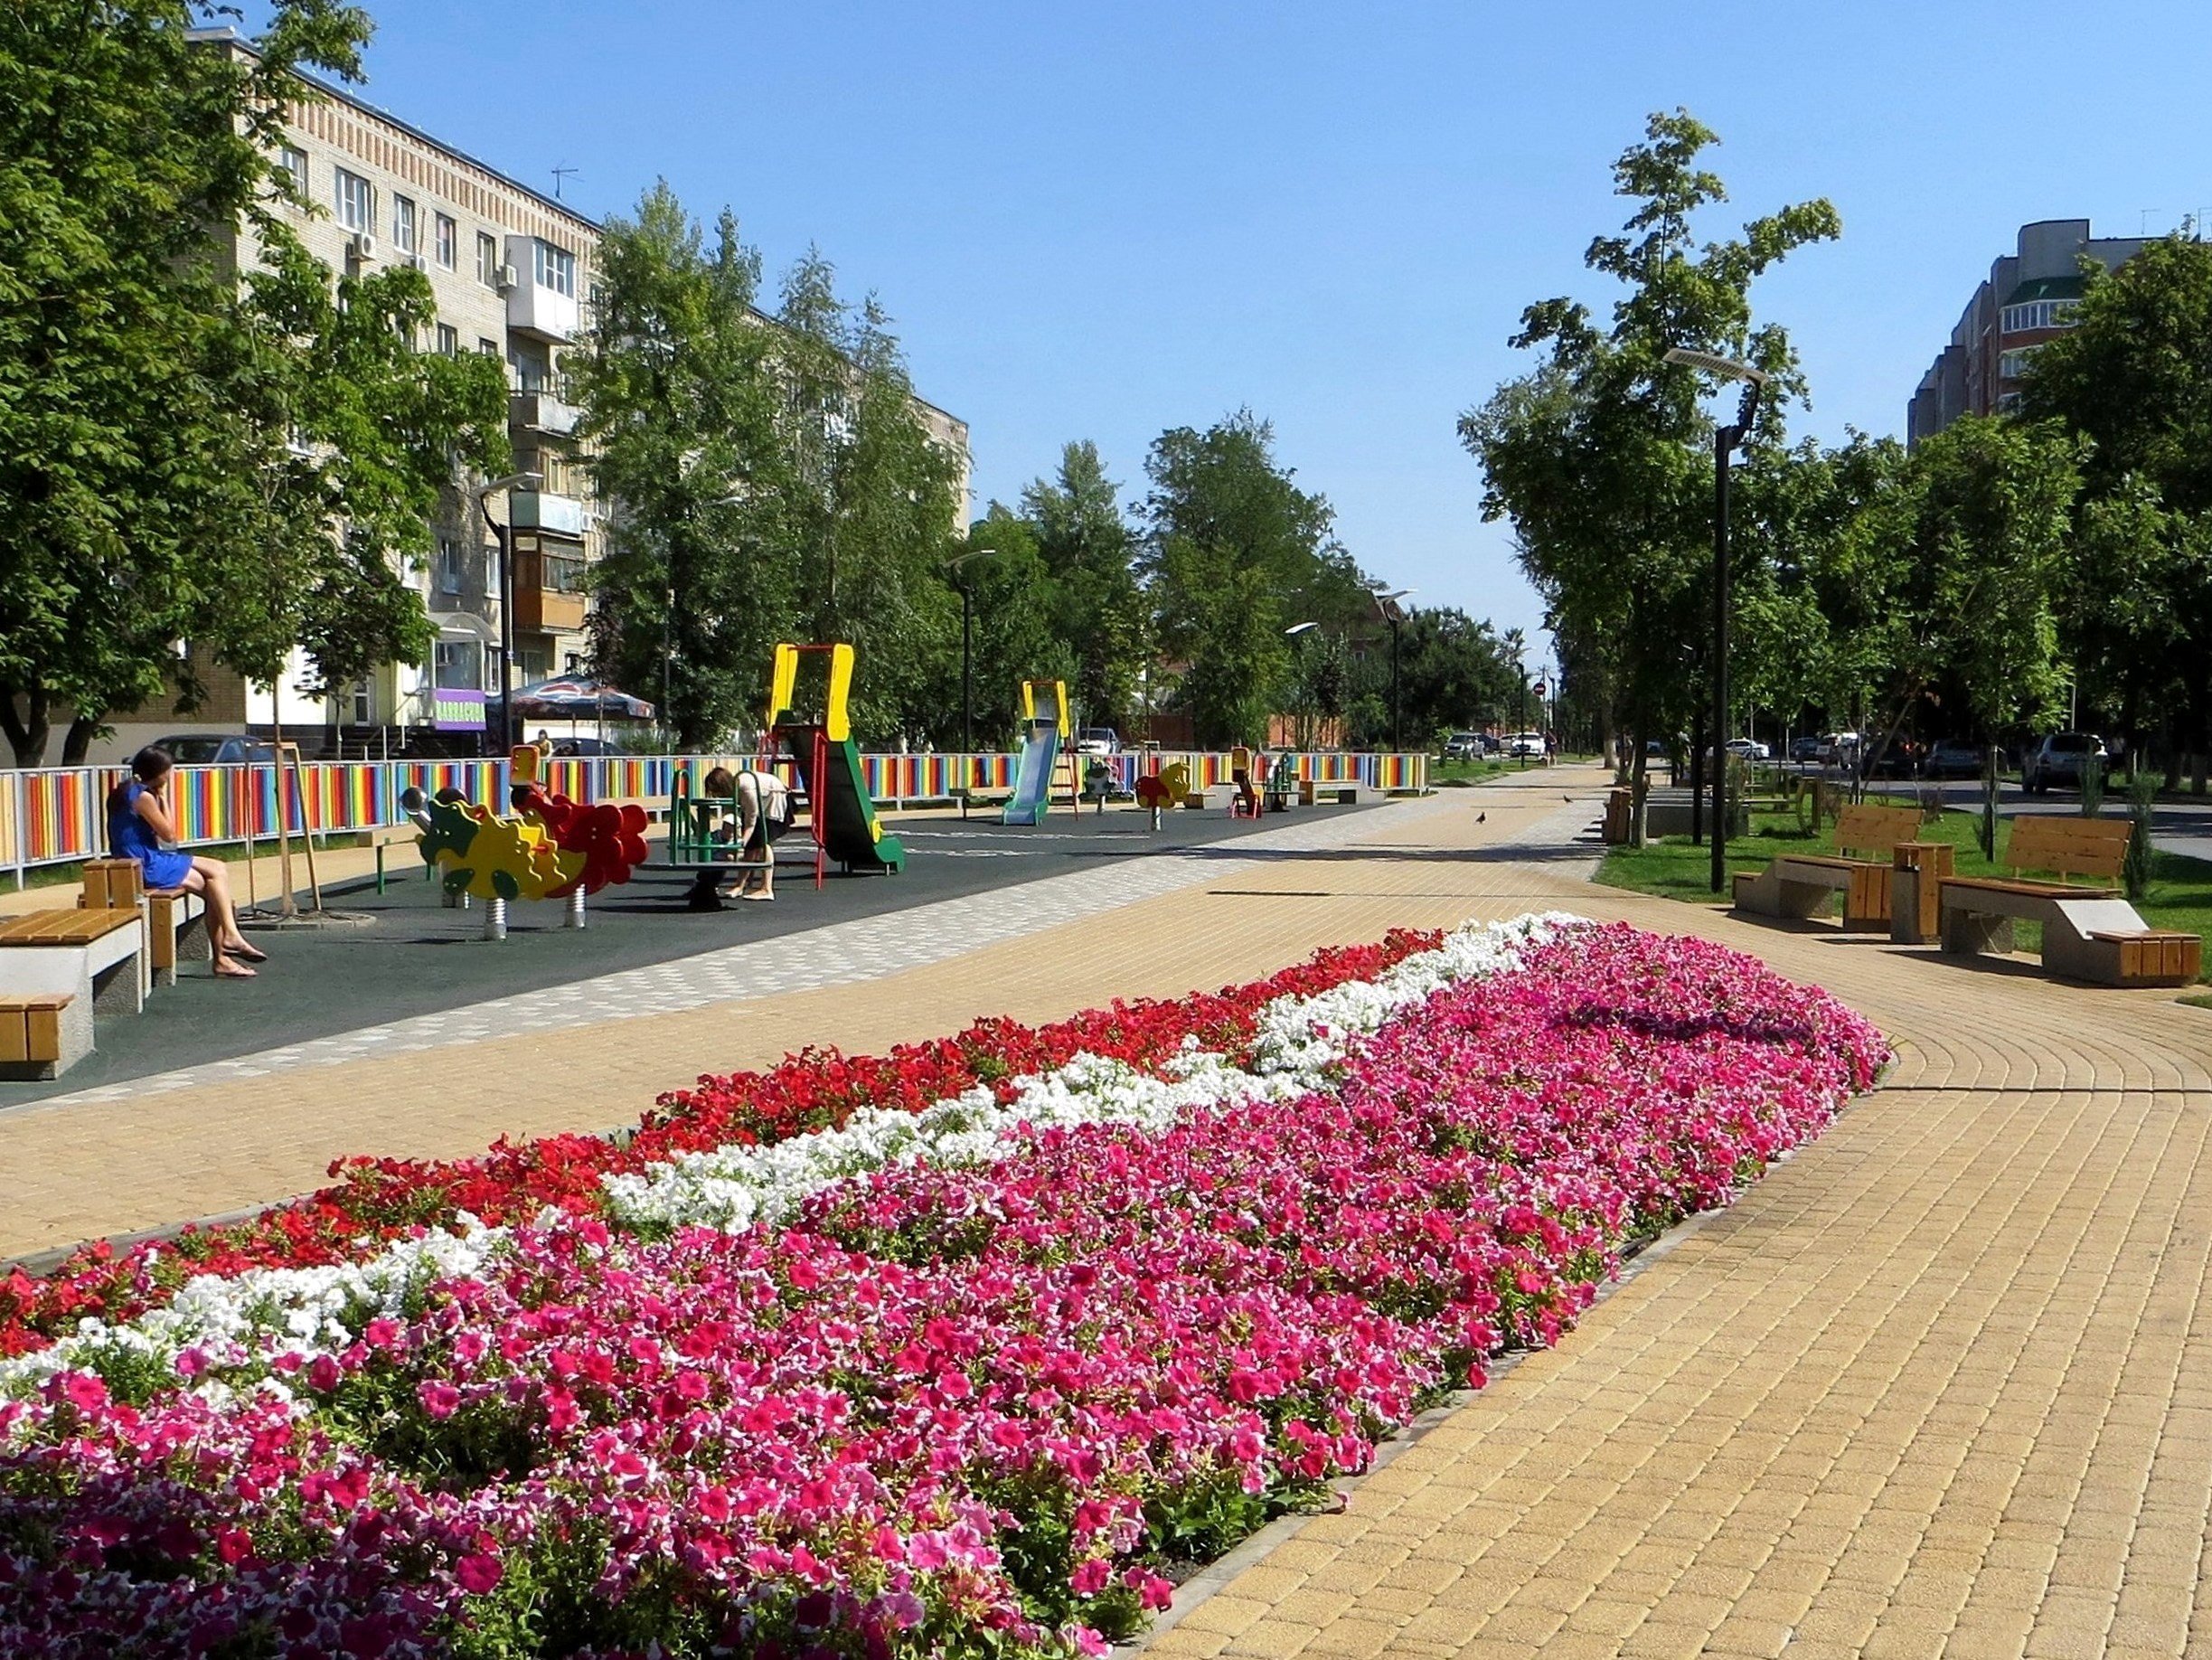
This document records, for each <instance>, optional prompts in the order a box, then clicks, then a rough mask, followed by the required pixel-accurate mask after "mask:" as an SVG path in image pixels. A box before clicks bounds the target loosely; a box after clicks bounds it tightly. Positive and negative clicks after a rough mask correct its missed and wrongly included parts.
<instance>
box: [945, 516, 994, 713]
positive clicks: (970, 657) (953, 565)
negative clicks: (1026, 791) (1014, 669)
mask: <svg viewBox="0 0 2212 1660" xmlns="http://www.w3.org/2000/svg"><path fill="white" fill-rule="evenodd" d="M995 552H998V550H997V549H996V548H972V549H970V550H969V551H968V552H965V553H961V554H957V555H955V557H954V558H951V559H948V560H946V561H945V569H946V570H947V571H951V572H952V573H953V575H954V576H955V579H956V580H955V581H954V583H953V586H954V587H955V588H957V589H959V590H960V748H961V750H963V751H964V752H965V753H966V754H969V755H973V754H974V752H975V675H974V656H975V621H974V599H975V596H974V593H973V591H971V590H970V589H969V587H968V583H967V579H966V578H965V577H963V576H961V575H960V567H961V566H963V565H965V564H966V563H967V562H968V561H970V560H972V559H988V558H989V557H990V556H991V555H992V554H993V553H995Z"/></svg>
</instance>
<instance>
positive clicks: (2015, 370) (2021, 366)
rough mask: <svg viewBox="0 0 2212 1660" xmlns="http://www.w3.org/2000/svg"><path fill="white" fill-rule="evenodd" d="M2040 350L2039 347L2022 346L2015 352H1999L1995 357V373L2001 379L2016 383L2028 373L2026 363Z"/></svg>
mask: <svg viewBox="0 0 2212 1660" xmlns="http://www.w3.org/2000/svg"><path fill="white" fill-rule="evenodd" d="M2040 350H2042V348H2041V347H2040V346H2022V347H2021V348H2020V349H2019V351H2017V352H2000V353H1999V354H1998V357H1997V373H1998V374H1999V375H2000V376H2001V377H2002V378H2003V379H2005V380H2008V381H2017V380H2019V378H2020V376H2022V375H2024V374H2026V373H2028V361H2029V360H2030V359H2031V358H2033V357H2034V356H2035V354H2037V353H2038V351H2040Z"/></svg>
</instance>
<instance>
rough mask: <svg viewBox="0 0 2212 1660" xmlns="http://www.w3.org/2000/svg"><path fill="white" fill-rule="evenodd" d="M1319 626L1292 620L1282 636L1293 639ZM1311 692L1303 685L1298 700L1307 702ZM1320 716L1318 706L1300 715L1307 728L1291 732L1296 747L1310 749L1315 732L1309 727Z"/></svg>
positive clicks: (1316, 722)
mask: <svg viewBox="0 0 2212 1660" xmlns="http://www.w3.org/2000/svg"><path fill="white" fill-rule="evenodd" d="M1318 627H1321V625H1320V624H1319V623H1315V622H1294V623H1293V624H1291V626H1290V627H1287V628H1285V629H1284V630H1283V637H1284V638H1285V639H1286V640H1294V639H1297V638H1298V637H1300V636H1302V635H1306V634H1311V633H1312V632H1313V630H1314V629H1316V628H1318ZM1312 692H1313V687H1312V686H1311V685H1310V684H1309V685H1307V686H1306V687H1304V689H1303V690H1302V691H1301V692H1300V693H1299V702H1300V703H1309V699H1310V694H1311V693H1312ZM1320 718H1321V711H1320V710H1319V709H1318V708H1313V710H1312V712H1311V713H1310V714H1305V715H1302V716H1301V717H1300V721H1301V723H1302V726H1303V727H1304V728H1306V729H1307V730H1301V731H1293V732H1292V734H1291V736H1292V737H1293V738H1294V740H1297V743H1296V747H1297V748H1299V749H1301V750H1310V749H1312V748H1313V739H1314V736H1315V734H1314V733H1313V731H1311V730H1310V729H1311V727H1313V725H1315V724H1318V722H1319V721H1320Z"/></svg>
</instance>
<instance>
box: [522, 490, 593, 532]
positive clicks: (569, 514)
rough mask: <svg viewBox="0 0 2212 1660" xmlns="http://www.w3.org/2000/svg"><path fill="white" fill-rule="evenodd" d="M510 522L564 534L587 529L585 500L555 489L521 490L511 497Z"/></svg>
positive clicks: (525, 528) (529, 528) (531, 528)
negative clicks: (563, 493) (554, 491)
mask: <svg viewBox="0 0 2212 1660" xmlns="http://www.w3.org/2000/svg"><path fill="white" fill-rule="evenodd" d="M507 512H508V514H509V520H508V522H509V523H511V524H513V527H514V528H515V529H516V530H542V531H552V532H554V533H557V534H559V535H563V536H581V535H582V534H583V533H584V526H585V523H586V520H585V516H584V504H583V503H582V502H580V501H579V500H578V499H577V498H576V497H575V496H573V495H555V494H554V493H553V492H552V491H551V490H517V491H515V492H514V493H513V495H510V496H508V497H507Z"/></svg>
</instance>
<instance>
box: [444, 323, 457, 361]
mask: <svg viewBox="0 0 2212 1660" xmlns="http://www.w3.org/2000/svg"><path fill="white" fill-rule="evenodd" d="M438 353H439V354H440V355H441V356H445V357H458V356H460V354H461V331H460V330H459V329H457V328H456V327H454V325H452V324H450V323H440V324H439V325H438Z"/></svg>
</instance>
